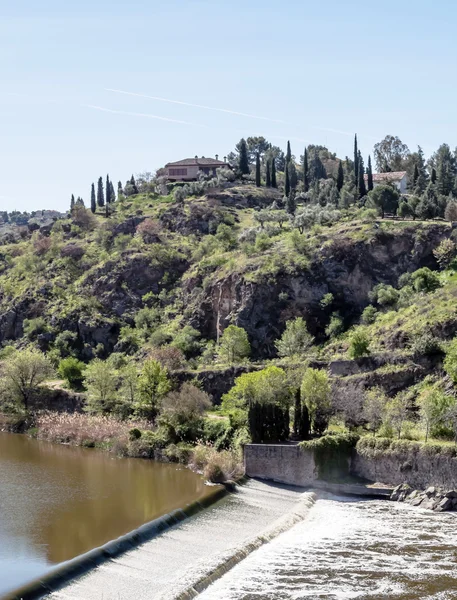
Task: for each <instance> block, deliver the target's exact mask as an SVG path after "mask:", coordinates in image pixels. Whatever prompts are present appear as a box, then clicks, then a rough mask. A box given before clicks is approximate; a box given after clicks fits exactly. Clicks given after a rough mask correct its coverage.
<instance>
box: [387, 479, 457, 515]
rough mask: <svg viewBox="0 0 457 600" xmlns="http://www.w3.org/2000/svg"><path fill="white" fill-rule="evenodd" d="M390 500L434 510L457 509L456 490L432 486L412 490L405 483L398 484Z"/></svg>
mask: <svg viewBox="0 0 457 600" xmlns="http://www.w3.org/2000/svg"><path fill="white" fill-rule="evenodd" d="M390 500H393V501H395V502H406V503H407V504H410V505H411V506H416V507H418V506H420V507H421V508H427V509H430V510H433V511H435V512H444V511H449V510H457V491H456V490H448V491H446V490H445V489H443V488H436V487H434V486H430V487H428V488H427V489H426V490H424V491H421V490H412V489H411V487H410V486H409V485H408V484H407V483H402V484H400V485H398V486H397V487H396V488H395V489H394V490H393V492H392V494H391V496H390Z"/></svg>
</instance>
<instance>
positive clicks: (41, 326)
mask: <svg viewBox="0 0 457 600" xmlns="http://www.w3.org/2000/svg"><path fill="white" fill-rule="evenodd" d="M23 329H24V335H26V336H27V337H28V338H29V340H35V339H36V338H37V337H38V336H39V335H40V334H42V333H46V332H48V331H49V326H48V324H47V323H46V321H45V320H44V319H43V317H37V318H36V319H24V324H23Z"/></svg>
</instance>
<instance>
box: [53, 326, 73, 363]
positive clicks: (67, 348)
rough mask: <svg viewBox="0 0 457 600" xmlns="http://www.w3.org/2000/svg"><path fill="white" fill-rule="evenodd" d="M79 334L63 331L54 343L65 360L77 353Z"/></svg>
mask: <svg viewBox="0 0 457 600" xmlns="http://www.w3.org/2000/svg"><path fill="white" fill-rule="evenodd" d="M77 339H78V334H77V333H76V332H74V331H67V330H66V331H61V332H60V333H59V334H58V335H57V336H56V339H55V341H54V347H55V348H56V349H57V350H58V352H59V354H60V356H61V357H62V358H65V357H66V356H71V355H72V354H73V353H74V351H75V346H76V342H77Z"/></svg>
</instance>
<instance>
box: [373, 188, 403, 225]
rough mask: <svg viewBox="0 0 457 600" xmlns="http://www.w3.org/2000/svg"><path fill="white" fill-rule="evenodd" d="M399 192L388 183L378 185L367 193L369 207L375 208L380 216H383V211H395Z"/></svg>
mask: <svg viewBox="0 0 457 600" xmlns="http://www.w3.org/2000/svg"><path fill="white" fill-rule="evenodd" d="M399 199H400V194H399V193H398V191H397V190H396V189H395V188H393V187H391V186H390V185H378V186H376V187H375V188H374V190H372V191H371V192H370V193H369V194H368V204H367V206H368V207H369V208H371V207H374V208H377V209H378V211H379V214H380V215H381V217H383V218H384V213H386V212H387V213H393V214H395V213H396V212H397V208H398V203H399Z"/></svg>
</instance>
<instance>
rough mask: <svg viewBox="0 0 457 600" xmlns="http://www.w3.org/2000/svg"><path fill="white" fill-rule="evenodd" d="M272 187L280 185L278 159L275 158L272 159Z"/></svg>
mask: <svg viewBox="0 0 457 600" xmlns="http://www.w3.org/2000/svg"><path fill="white" fill-rule="evenodd" d="M271 187H272V188H277V187H278V184H277V182H276V161H275V159H274V158H273V159H272V160H271Z"/></svg>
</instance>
